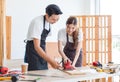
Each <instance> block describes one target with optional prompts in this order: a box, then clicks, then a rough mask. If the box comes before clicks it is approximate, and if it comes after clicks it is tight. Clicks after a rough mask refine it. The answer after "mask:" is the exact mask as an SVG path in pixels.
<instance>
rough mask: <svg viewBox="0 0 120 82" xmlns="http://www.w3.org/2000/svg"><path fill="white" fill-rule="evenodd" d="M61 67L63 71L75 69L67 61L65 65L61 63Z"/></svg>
mask: <svg viewBox="0 0 120 82" xmlns="http://www.w3.org/2000/svg"><path fill="white" fill-rule="evenodd" d="M63 67H64V70H74V69H75V68H74V67H73V66H72V65H71V63H70V62H69V61H68V60H67V63H63Z"/></svg>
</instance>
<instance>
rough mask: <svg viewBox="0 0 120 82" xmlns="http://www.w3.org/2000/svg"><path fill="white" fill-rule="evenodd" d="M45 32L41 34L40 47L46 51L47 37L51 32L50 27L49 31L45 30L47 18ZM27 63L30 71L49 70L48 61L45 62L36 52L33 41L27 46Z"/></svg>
mask: <svg viewBox="0 0 120 82" xmlns="http://www.w3.org/2000/svg"><path fill="white" fill-rule="evenodd" d="M43 21H44V22H43V31H42V34H41V40H40V47H41V48H42V49H43V50H44V51H45V49H46V42H45V41H46V37H47V35H48V33H49V32H50V25H49V30H46V29H45V16H44V19H43ZM25 55H26V57H27V58H26V61H27V62H28V64H29V65H28V71H31V70H45V69H48V64H47V61H45V60H44V59H43V58H42V57H40V55H39V54H38V53H37V52H36V50H35V48H34V44H33V41H27V45H26V53H25Z"/></svg>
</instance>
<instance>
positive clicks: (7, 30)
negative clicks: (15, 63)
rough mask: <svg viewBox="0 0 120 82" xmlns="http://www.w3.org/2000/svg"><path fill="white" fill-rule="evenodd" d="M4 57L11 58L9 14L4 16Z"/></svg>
mask: <svg viewBox="0 0 120 82" xmlns="http://www.w3.org/2000/svg"><path fill="white" fill-rule="evenodd" d="M6 59H11V16H6Z"/></svg>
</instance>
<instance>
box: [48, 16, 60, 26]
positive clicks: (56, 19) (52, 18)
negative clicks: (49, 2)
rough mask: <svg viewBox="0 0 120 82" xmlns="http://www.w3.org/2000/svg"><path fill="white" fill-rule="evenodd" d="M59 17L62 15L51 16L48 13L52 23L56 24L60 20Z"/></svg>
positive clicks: (49, 20)
mask: <svg viewBox="0 0 120 82" xmlns="http://www.w3.org/2000/svg"><path fill="white" fill-rule="evenodd" d="M59 17H60V15H55V14H53V15H51V16H50V17H49V16H48V15H47V21H48V22H49V23H50V24H54V23H56V22H57V21H58V20H59Z"/></svg>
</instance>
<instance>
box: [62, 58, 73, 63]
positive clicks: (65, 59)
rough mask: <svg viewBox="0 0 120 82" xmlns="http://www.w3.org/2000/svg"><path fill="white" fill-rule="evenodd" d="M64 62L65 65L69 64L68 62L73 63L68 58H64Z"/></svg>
mask: <svg viewBox="0 0 120 82" xmlns="http://www.w3.org/2000/svg"><path fill="white" fill-rule="evenodd" d="M63 62H64V63H67V62H70V63H72V62H71V60H70V59H69V58H67V57H66V58H63Z"/></svg>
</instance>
